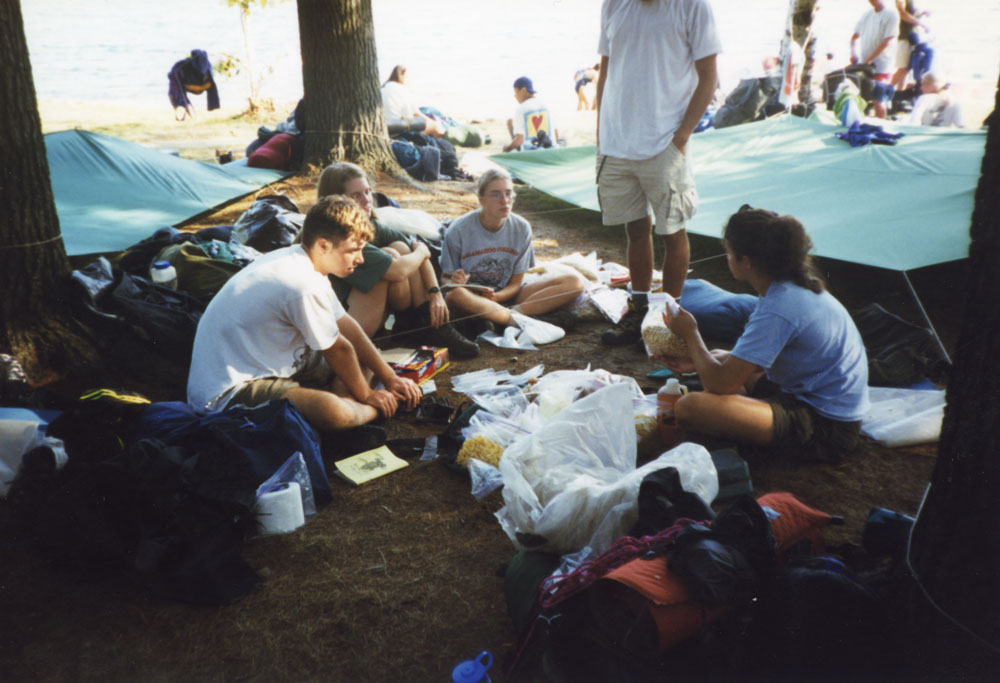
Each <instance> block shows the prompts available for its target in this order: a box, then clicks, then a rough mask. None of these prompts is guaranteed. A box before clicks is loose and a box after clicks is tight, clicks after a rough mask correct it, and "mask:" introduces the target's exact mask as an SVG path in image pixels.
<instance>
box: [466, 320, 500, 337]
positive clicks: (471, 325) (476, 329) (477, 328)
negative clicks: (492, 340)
mask: <svg viewBox="0 0 1000 683" xmlns="http://www.w3.org/2000/svg"><path fill="white" fill-rule="evenodd" d="M460 324H461V326H462V334H463V335H465V337H467V338H468V339H476V338H477V337H478V336H479V335H481V334H482V333H484V332H492V333H494V334H498V332H497V327H496V325H494V324H493V322H492V321H489V320H487V319H486V318H479V317H475V318H466V319H465V320H463V321H462V322H461V323H460Z"/></svg>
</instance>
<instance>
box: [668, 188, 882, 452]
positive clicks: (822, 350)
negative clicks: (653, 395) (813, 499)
mask: <svg viewBox="0 0 1000 683" xmlns="http://www.w3.org/2000/svg"><path fill="white" fill-rule="evenodd" d="M723 243H724V245H725V248H726V257H727V260H728V264H729V270H730V272H732V274H733V277H735V278H736V279H737V280H741V281H743V282H747V283H749V284H750V285H751V286H752V287H753V288H754V289H755V290H756V291H757V293H758V294H760V297H761V298H760V300H759V301H758V303H757V308H756V310H754V312H753V313H752V314H751V315H750V319H749V321H748V322H747V324H746V327H745V329H744V331H743V334H741V335H740V337H739V339H737V341H736V345H735V346H734V347H733V349H732V351H724V350H721V349H713V350H711V351H710V350H709V349H708V348H707V347H706V345H705V342H704V341H703V339H702V337H701V334H700V333H699V331H698V324H697V322H695V319H694V317H693V316H692V315H691V314H690V313H689V312H687V311H685V310H684V309H683V308H681V309H679V310H678V312H677V313H676V314H673V313H671V312H670V310H669V307H668V310H667V311H666V312H665V313H664V316H663V318H664V322H665V323H666V324H667V326H668V327H669V328H670V330H671V331H672V332H673V333H674V334H676V335H678V336H680V337H681V338H682V339H683V340H684V341H685V342H686V343H687V346H688V349H689V350H690V352H691V357H690V358H685V359H678V358H668V359H663V360H664V362H665V363H666V365H667V367H669V368H670V369H671V370H674V371H676V372H695V371H696V372H697V373H698V376H699V379H700V380H701V383H702V385H703V386H704V389H705V390H704V391H698V392H691V393H689V394H687V395H685V396H683V397H681V399H680V400H678V402H677V404H676V406H675V415H676V418H677V421H678V423H679V424H680V425H681V426H682V427H684V428H685V429H687V430H689V431H692V432H699V433H702V434H708V435H713V436H721V437H727V438H731V439H735V440H737V441H739V442H741V443H746V444H756V445H761V446H770V447H773V448H775V449H776V450H778V451H781V452H788V453H791V454H795V455H797V456H798V457H800V458H803V459H811V460H827V461H836V460H838V459H839V457H840V454H842V453H845V452H848V451H851V450H853V448H854V447H855V446H856V445H857V443H858V439H859V434H860V426H861V418H862V416H863V415H864V414H865V413H866V412H867V410H868V361H867V356H866V354H865V347H864V344H863V342H862V340H861V334H860V333H859V332H858V329H857V327H856V326H855V324H854V320H853V319H852V318H851V316H850V314H849V313H848V312H847V310H846V309H845V308H844V306H843V305H842V304H841V303H840V302H839V301H837V300H836V299H835V298H834V297H833V296H832V295H831V294H829V293H828V292H827V291H826V288H825V286H824V283H823V281H822V279H821V278H820V276H819V275H818V273H817V272H816V271H815V269H814V267H813V265H812V259H811V257H810V256H809V250H810V249H811V248H812V241H811V240H810V239H809V236H808V235H807V234H806V231H805V228H803V226H802V224H801V223H800V222H799V221H798V220H796V219H795V218H793V217H792V216H779V215H778V214H777V213H774V212H773V211H767V210H765V209H754V208H751V207H749V206H743V207H742V208H741V209H740V210H739V211H738V212H737V213H735V214H733V215H732V216H731V217H730V218H729V222H728V223H727V224H726V227H725V230H724V233H723Z"/></svg>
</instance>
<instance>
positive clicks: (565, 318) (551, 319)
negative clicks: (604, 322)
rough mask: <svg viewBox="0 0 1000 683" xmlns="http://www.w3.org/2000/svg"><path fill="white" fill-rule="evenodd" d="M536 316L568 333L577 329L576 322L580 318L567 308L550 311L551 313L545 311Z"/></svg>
mask: <svg viewBox="0 0 1000 683" xmlns="http://www.w3.org/2000/svg"><path fill="white" fill-rule="evenodd" d="M535 318H537V319H538V320H541V321H542V322H546V323H549V324H550V325H555V326H556V327H561V328H562V330H563V331H564V332H566V334H569V333H570V332H572V331H573V330H575V329H576V324H577V322H579V320H580V317H579V316H578V315H577V314H576V313H574V312H573V311H570V310H567V309H565V308H560V309H557V310H555V311H550V312H549V313H543V314H542V315H536V316H535Z"/></svg>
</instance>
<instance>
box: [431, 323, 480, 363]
mask: <svg viewBox="0 0 1000 683" xmlns="http://www.w3.org/2000/svg"><path fill="white" fill-rule="evenodd" d="M420 338H421V339H423V340H424V345H426V346H437V347H442V346H444V347H446V348H447V349H448V355H449V356H451V357H452V358H459V359H465V358H475V357H476V356H478V355H479V344H477V343H476V342H473V341H469V340H468V339H466V338H465V337H463V336H462V333H461V332H459V331H458V330H456V329H455V328H454V327H453V326H452V324H451V323H445V324H444V325H442V326H441V327H432V328H430V329H429V330H425V331H423V332H421V333H420Z"/></svg>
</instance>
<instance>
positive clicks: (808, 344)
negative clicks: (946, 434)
mask: <svg viewBox="0 0 1000 683" xmlns="http://www.w3.org/2000/svg"><path fill="white" fill-rule="evenodd" d="M733 355H734V356H736V357H737V358H740V359H742V360H745V361H747V362H748V363H753V364H754V365H759V366H760V367H762V368H764V371H765V375H766V376H767V378H768V379H769V380H771V381H772V382H774V383H775V384H777V385H778V386H780V387H781V389H782V391H784V392H786V393H789V394H792V395H793V396H795V397H796V398H797V399H799V400H800V401H804V402H805V403H808V404H809V405H810V406H812V407H813V408H815V409H816V412H818V413H819V414H820V415H823V416H825V417H828V418H830V419H832V420H841V421H844V422H853V421H855V420H860V419H861V417H862V416H863V415H864V414H865V413H866V412H868V357H867V355H866V354H865V347H864V344H863V343H862V341H861V334H860V333H859V332H858V328H857V327H856V326H855V324H854V321H853V320H852V319H851V316H850V314H849V313H848V312H847V309H845V308H844V307H843V305H842V304H841V303H840V302H839V301H837V300H836V299H835V298H834V297H833V296H832V295H831V294H830V293H829V292H826V291H823V292H820V293H819V294H816V293H814V292H811V291H809V290H808V289H805V288H804V287H800V286H798V285H796V284H793V283H792V282H788V281H778V282H772V283H771V286H770V287H768V290H767V294H765V295H764V296H762V297H761V298H760V301H759V302H758V303H757V309H756V310H755V311H754V312H753V313H752V314H751V315H750V320H749V321H748V322H747V325H746V328H745V329H744V331H743V334H742V335H741V336H740V338H739V339H738V340H737V341H736V346H735V347H733Z"/></svg>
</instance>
